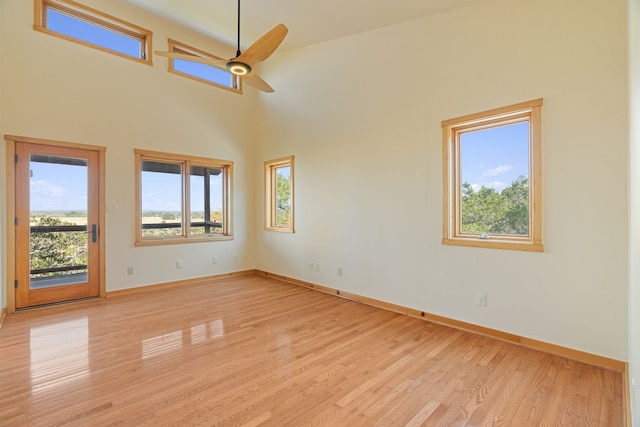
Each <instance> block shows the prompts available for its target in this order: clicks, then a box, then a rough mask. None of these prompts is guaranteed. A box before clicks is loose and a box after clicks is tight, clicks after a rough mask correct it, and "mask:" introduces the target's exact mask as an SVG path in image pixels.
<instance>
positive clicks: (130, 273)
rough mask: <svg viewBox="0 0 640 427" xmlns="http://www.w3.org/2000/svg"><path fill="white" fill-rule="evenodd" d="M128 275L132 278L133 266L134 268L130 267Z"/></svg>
mask: <svg viewBox="0 0 640 427" xmlns="http://www.w3.org/2000/svg"><path fill="white" fill-rule="evenodd" d="M127 274H128V275H129V276H132V275H133V266H132V265H130V266H129V267H127Z"/></svg>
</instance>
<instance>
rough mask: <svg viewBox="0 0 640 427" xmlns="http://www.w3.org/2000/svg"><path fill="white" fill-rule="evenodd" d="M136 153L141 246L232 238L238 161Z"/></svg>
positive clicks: (139, 243) (143, 152) (137, 237)
mask: <svg viewBox="0 0 640 427" xmlns="http://www.w3.org/2000/svg"><path fill="white" fill-rule="evenodd" d="M135 153H136V179H137V182H136V187H137V190H138V192H137V200H136V202H137V207H136V210H137V214H136V215H137V233H136V244H137V245H142V244H157V243H180V242H187V241H201V240H228V239H230V238H232V233H231V216H230V212H231V207H230V199H231V196H230V188H231V172H232V167H233V163H232V162H230V161H225V160H216V159H207V158H200V157H190V156H181V155H175V154H166V153H157V152H151V151H144V150H136V151H135Z"/></svg>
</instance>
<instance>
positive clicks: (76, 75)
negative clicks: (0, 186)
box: [0, 0, 256, 291]
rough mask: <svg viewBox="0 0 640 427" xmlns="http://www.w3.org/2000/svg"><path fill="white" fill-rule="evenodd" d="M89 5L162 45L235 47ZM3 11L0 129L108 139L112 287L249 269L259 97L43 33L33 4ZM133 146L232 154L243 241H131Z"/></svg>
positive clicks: (128, 10)
mask: <svg viewBox="0 0 640 427" xmlns="http://www.w3.org/2000/svg"><path fill="white" fill-rule="evenodd" d="M83 3H85V4H87V5H91V6H94V7H96V8H99V9H100V10H102V11H104V12H107V13H111V14H113V15H114V16H118V17H120V18H122V19H126V20H129V21H130V22H134V23H136V24H138V25H140V26H143V27H146V28H148V29H150V30H152V31H153V32H154V43H155V45H154V48H155V49H160V50H166V49H167V37H171V38H175V39H178V40H180V41H184V42H185V43H188V44H191V45H193V46H196V47H202V48H204V49H211V50H213V51H215V52H220V53H224V54H230V51H232V50H233V49H232V48H228V47H221V46H219V45H215V44H214V42H213V41H211V40H209V39H206V38H205V37H203V36H200V35H198V34H196V33H193V32H190V31H187V30H185V29H184V28H181V27H179V26H177V25H173V24H170V23H169V22H168V21H165V20H161V19H159V18H156V17H154V16H152V15H150V14H149V13H148V12H143V11H140V10H138V9H136V8H133V7H130V6H128V5H126V4H125V3H124V2H122V1H116V2H114V1H110V2H104V1H99V0H93V1H83ZM2 8H3V11H2V12H3V18H2V27H3V28H2V31H3V34H5V35H9V36H8V38H10V40H11V43H5V45H4V48H3V52H2V64H3V66H2V68H1V71H0V72H1V74H2V77H3V85H2V91H3V92H2V103H1V104H2V107H3V110H2V111H3V112H4V114H3V119H2V129H0V133H2V134H10V135H20V136H29V137H34V138H44V139H53V140H61V141H68V142H76V143H83V144H94V145H99V146H105V147H107V152H106V189H107V194H106V201H107V204H117V205H118V207H119V212H118V213H114V214H111V213H109V214H107V243H106V244H107V253H106V257H107V291H113V290H117V289H123V288H130V287H135V286H140V285H145V284H154V283H160V282H168V281H173V280H180V279H187V278H193V277H203V276H208V275H213V274H220V273H226V272H230V271H236V270H242V269H246V268H250V267H252V266H253V257H254V254H253V249H252V248H253V246H254V245H253V243H252V240H251V239H252V236H250V235H249V234H248V233H247V230H248V229H249V227H248V224H253V223H254V222H255V221H256V219H255V215H254V211H255V204H254V198H255V197H254V194H253V181H254V179H255V178H254V171H253V170H252V169H251V165H252V164H253V161H254V158H253V153H252V150H251V142H252V139H251V137H250V135H251V132H252V131H253V130H252V128H251V127H250V126H248V125H247V123H250V122H249V121H248V120H247V117H250V116H251V115H253V110H254V108H255V107H254V105H255V101H254V97H255V94H254V93H253V92H248V93H247V94H246V95H245V96H239V95H237V94H234V93H231V92H229V91H225V90H220V89H217V88H213V87H209V86H207V85H204V84H202V83H198V82H195V81H192V80H189V79H186V78H183V77H180V76H176V75H173V74H169V73H167V71H166V68H167V60H166V59H165V58H161V57H154V66H153V67H150V66H147V65H142V64H139V63H137V62H134V61H130V60H127V59H123V58H120V57H117V56H114V55H109V54H105V53H103V52H100V51H98V50H94V49H91V48H87V47H85V46H82V45H78V44H75V43H69V42H67V41H65V40H62V39H59V38H56V37H51V36H49V35H46V34H43V33H40V32H37V31H34V30H33V29H32V24H33V2H31V1H4V2H3V3H2ZM134 148H140V149H152V150H157V151H165V152H169V153H179V154H187V155H195V156H203V157H213V158H220V159H225V160H232V161H234V162H235V168H234V196H235V200H234V208H235V209H234V212H235V214H234V229H235V239H234V240H233V241H225V242H212V243H197V244H189V245H169V246H162V247H138V248H136V247H134V246H133V240H134V177H135V175H134V155H133V150H134ZM1 162H2V163H1V164H2V165H4V158H2V159H1ZM3 170H4V167H3ZM3 225H4V223H3ZM236 254H237V255H239V259H240V261H239V262H234V261H233V256H234V255H236ZM214 255H215V256H218V259H219V264H217V265H213V263H212V257H213V256H214ZM244 255H247V261H245V260H244ZM177 259H181V260H184V269H183V270H176V269H175V260H177ZM127 266H133V267H134V272H135V274H134V275H133V276H128V275H126V269H127Z"/></svg>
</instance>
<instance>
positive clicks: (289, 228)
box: [264, 227, 293, 234]
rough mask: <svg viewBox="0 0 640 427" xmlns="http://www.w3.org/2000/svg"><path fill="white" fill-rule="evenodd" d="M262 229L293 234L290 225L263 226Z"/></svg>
mask: <svg viewBox="0 0 640 427" xmlns="http://www.w3.org/2000/svg"><path fill="white" fill-rule="evenodd" d="M264 231H275V232H276V233H290V234H293V228H292V227H265V228H264Z"/></svg>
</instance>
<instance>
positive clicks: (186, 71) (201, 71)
mask: <svg viewBox="0 0 640 427" xmlns="http://www.w3.org/2000/svg"><path fill="white" fill-rule="evenodd" d="M169 52H174V53H181V54H183V55H193V56H194V57H200V58H212V59H221V58H219V57H217V56H215V55H213V54H210V53H207V52H205V51H202V50H200V49H196V48H194V47H191V46H188V45H186V44H184V43H180V42H177V41H175V40H172V39H169ZM169 72H170V73H173V74H177V75H179V76H183V77H187V78H190V79H194V80H197V81H199V82H202V83H206V84H210V85H214V86H218V87H222V88H223V89H231V90H232V91H234V92H240V91H241V90H240V77H238V76H236V75H234V74H231V73H229V72H228V71H225V70H221V69H220V68H216V67H213V66H211V65H207V64H202V63H199V62H195V61H186V60H183V59H172V58H171V59H169Z"/></svg>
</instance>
